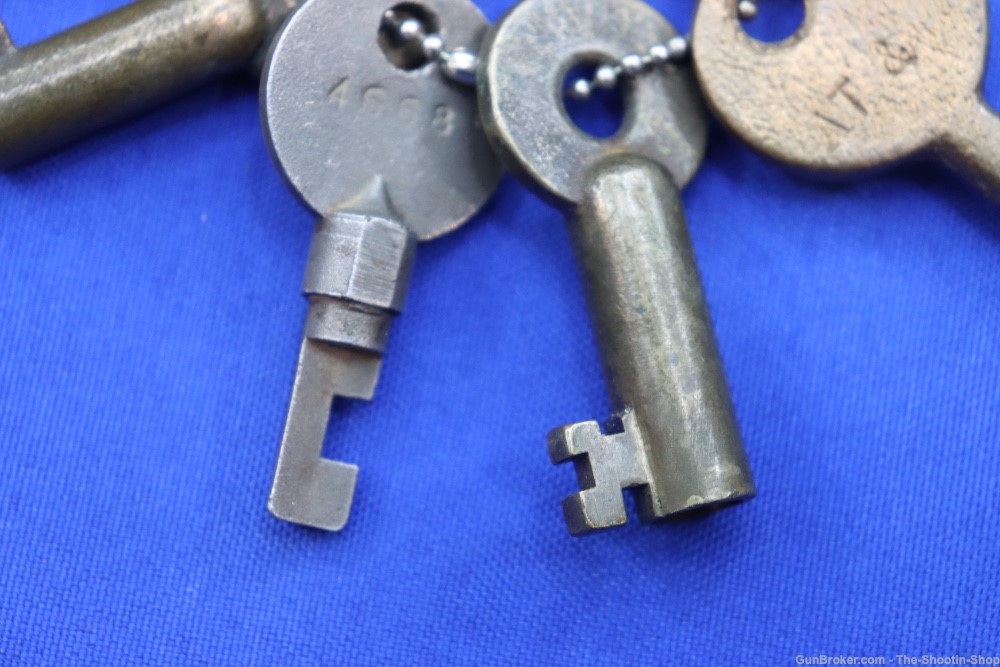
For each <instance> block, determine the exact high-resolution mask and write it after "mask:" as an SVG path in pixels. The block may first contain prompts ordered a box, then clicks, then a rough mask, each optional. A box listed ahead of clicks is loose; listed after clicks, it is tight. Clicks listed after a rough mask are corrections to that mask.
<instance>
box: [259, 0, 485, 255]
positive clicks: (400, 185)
mask: <svg viewBox="0 0 1000 667" xmlns="http://www.w3.org/2000/svg"><path fill="white" fill-rule="evenodd" d="M389 10H392V14H391V15H390V16H391V17H393V20H396V21H404V20H407V19H409V20H411V24H413V25H418V26H419V27H421V30H423V31H425V32H427V33H438V34H440V35H441V36H442V37H443V38H444V40H445V42H446V44H447V47H448V49H449V50H454V49H458V48H466V49H469V50H472V51H476V50H478V48H479V45H480V42H481V40H482V37H483V35H484V34H485V33H486V30H487V27H488V24H487V21H486V19H485V18H484V17H483V15H482V14H481V13H480V11H479V10H478V9H477V8H476V6H475V5H474V4H473V3H472V2H470V1H469V0H420V1H419V2H404V3H399V4H396V5H395V6H394V5H393V0H351V2H343V1H342V0H307V1H306V2H305V3H304V4H303V5H302V7H301V9H299V10H298V11H297V12H296V13H295V14H293V15H292V17H291V18H290V19H289V21H288V23H287V24H286V26H285V28H284V30H283V31H282V33H281V35H280V36H279V37H278V39H277V40H276V41H275V44H274V46H273V47H272V50H271V53H270V55H269V57H268V61H267V65H266V66H265V71H264V83H263V85H262V86H261V98H262V99H261V109H262V111H261V113H262V116H263V125H264V131H265V135H266V139H267V143H268V146H269V148H270V151H271V155H272V157H273V158H274V161H275V164H276V165H277V166H278V169H279V171H280V172H281V174H282V175H283V176H284V178H285V180H286V181H287V182H288V183H289V185H290V187H291V188H292V189H293V190H294V191H295V193H296V194H297V195H298V197H299V198H300V199H301V200H302V201H303V202H304V203H305V204H306V205H307V206H308V207H309V208H311V209H312V210H313V211H315V212H316V213H317V214H319V215H324V214H327V213H330V212H331V211H334V210H336V209H337V208H338V207H340V206H341V205H343V204H344V203H345V202H349V201H351V200H352V199H355V198H356V197H357V196H358V195H359V194H360V193H363V192H365V191H367V190H368V189H369V188H370V185H371V184H372V183H373V182H375V181H377V180H380V181H381V182H382V183H384V185H385V189H386V191H387V193H388V196H389V199H390V200H391V202H392V205H393V208H394V209H395V210H396V211H397V212H398V213H399V215H400V217H401V222H402V223H403V224H405V225H406V227H407V228H408V229H409V230H410V232H411V233H412V234H413V235H414V236H416V237H417V238H418V239H421V240H426V239H430V238H434V237H436V236H439V235H441V234H443V233H445V232H447V231H450V230H451V229H453V228H455V227H457V226H459V225H460V224H462V223H463V222H465V221H466V220H468V219H469V218H471V217H472V216H473V215H474V214H475V213H476V211H478V210H479V208H480V207H481V206H482V205H483V204H484V203H485V201H486V200H487V199H488V198H489V196H490V195H491V194H492V193H493V191H494V189H495V188H496V186H497V184H498V183H499V180H500V176H501V167H500V165H499V161H498V160H497V158H496V156H495V155H494V154H493V152H492V150H491V149H490V146H489V143H488V141H487V139H486V137H485V135H484V133H483V131H482V128H481V124H480V122H479V116H478V109H477V105H476V95H475V90H474V89H473V88H471V87H468V86H462V85H460V84H457V83H455V82H453V81H451V80H449V79H448V78H447V77H445V76H444V74H443V73H442V71H441V69H440V65H439V64H438V63H437V62H434V61H428V60H427V59H426V57H424V56H423V51H422V49H420V48H419V44H420V41H419V40H417V41H416V42H412V41H411V42H406V41H402V40H400V39H398V37H399V35H400V33H399V32H398V31H397V32H392V31H390V30H388V29H386V26H387V23H388V22H389V20H390V19H389V16H387V11H389ZM414 44H416V46H417V48H413V46H414Z"/></svg>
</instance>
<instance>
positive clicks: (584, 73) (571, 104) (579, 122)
mask: <svg viewBox="0 0 1000 667" xmlns="http://www.w3.org/2000/svg"><path fill="white" fill-rule="evenodd" d="M606 64H612V63H610V62H601V61H597V60H586V61H584V62H581V63H579V64H577V65H575V66H573V67H571V68H570V69H569V71H568V72H567V73H566V76H565V77H564V79H563V88H562V91H563V95H562V100H563V108H564V109H565V110H566V115H567V116H569V118H570V120H571V121H573V124H574V125H576V127H577V128H579V129H580V130H581V131H583V132H585V133H586V134H588V135H590V136H592V137H594V138H596V139H611V138H612V137H614V136H615V135H617V134H618V133H619V132H621V131H622V128H623V127H624V126H625V117H626V109H627V104H628V99H627V98H628V82H627V81H625V80H624V78H623V77H619V78H618V80H617V82H616V83H615V85H614V86H613V87H611V88H603V87H600V86H593V89H592V90H591V93H590V95H589V97H587V98H586V99H577V98H576V97H574V96H573V95H572V94H571V92H572V88H573V86H574V84H576V82H578V81H581V80H582V81H588V82H593V81H594V80H595V77H596V75H597V70H598V69H599V68H600V67H601V66H602V65H606Z"/></svg>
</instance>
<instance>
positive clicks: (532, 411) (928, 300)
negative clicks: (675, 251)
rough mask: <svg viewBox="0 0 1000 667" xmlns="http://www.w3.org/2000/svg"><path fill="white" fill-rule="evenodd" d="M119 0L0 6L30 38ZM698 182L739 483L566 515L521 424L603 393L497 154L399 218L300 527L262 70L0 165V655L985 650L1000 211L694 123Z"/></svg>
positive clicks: (544, 657) (782, 657)
mask: <svg viewBox="0 0 1000 667" xmlns="http://www.w3.org/2000/svg"><path fill="white" fill-rule="evenodd" d="M122 4H124V3H123V2H122V1H121V0H47V1H46V2H45V3H38V2H29V1H28V0H0V16H2V17H3V18H4V20H5V21H6V22H7V24H8V26H9V28H10V31H11V33H12V35H13V37H14V39H15V41H18V42H21V43H30V42H33V41H36V40H38V39H40V38H43V37H45V36H47V35H49V34H52V33H53V32H55V31H57V30H59V29H62V28H65V27H68V26H71V25H74V24H76V23H78V22H80V21H83V20H85V19H87V18H90V17H93V16H95V15H97V14H99V13H101V12H103V11H106V10H108V9H112V8H114V7H116V6H119V5H122ZM509 4H510V2H509V0H492V1H489V2H486V1H485V0H482V1H481V6H483V9H484V10H485V11H486V13H487V14H488V15H489V16H490V18H491V19H496V18H497V17H498V16H499V15H500V14H501V13H502V11H503V10H504V9H506V7H507V6H509ZM654 4H655V5H656V6H657V7H658V8H659V9H661V10H662V11H664V12H665V13H666V14H667V15H668V16H670V17H671V18H672V19H673V20H674V21H675V22H676V23H677V24H678V25H679V26H680V27H681V28H684V29H686V28H687V27H688V26H689V24H690V20H691V14H692V11H693V8H694V2H693V0H657V1H656V2H655V3H654ZM991 14H992V19H993V24H994V25H1000V3H995V4H994V8H993V9H992V10H991ZM957 38H960V37H957ZM991 53H992V55H991V58H990V61H991V64H992V65H995V66H996V65H1000V43H995V44H994V46H993V48H992V52H991ZM986 92H987V97H988V98H989V99H990V100H991V101H992V102H993V103H994V104H1000V75H997V76H989V77H988V78H987V85H986ZM685 201H686V205H687V210H688V215H689V220H690V226H691V232H692V235H693V237H694V242H695V245H696V248H697V254H698V257H699V260H700V264H701V269H702V272H703V274H704V282H705V287H706V290H707V293H708V297H709V300H710V303H711V307H712V312H713V315H714V318H715V323H716V328H717V331H718V336H719V339H720V343H721V347H722V353H723V356H724V358H725V362H726V367H727V370H728V374H729V378H730V381H731V385H732V390H733V395H734V400H735V403H736V407H737V410H738V414H739V419H740V422H741V424H742V427H743V431H744V434H745V437H746V442H747V448H748V451H749V454H750V457H751V460H752V462H753V465H754V470H755V473H756V475H757V481H758V485H759V491H760V496H759V498H758V499H757V500H755V501H754V502H752V503H749V504H747V505H743V506H741V507H739V508H736V509H732V510H728V511H726V512H723V513H721V514H718V515H715V516H713V517H710V518H707V519H704V520H699V521H693V522H690V523H682V524H673V525H658V526H643V525H640V524H638V523H637V522H634V521H633V522H632V523H631V524H630V525H629V526H627V527H626V528H624V529H621V530H618V531H613V532H609V533H604V534H601V535H598V536H595V537H591V538H587V539H582V540H581V539H572V538H570V537H569V536H568V535H567V533H566V530H565V527H564V524H563V520H562V515H561V510H560V506H559V503H560V500H561V499H562V498H563V497H564V496H566V495H569V494H570V493H572V492H574V491H575V489H576V482H575V478H574V475H573V472H572V469H571V468H570V467H554V466H552V465H551V464H550V463H549V461H548V456H547V452H546V447H545V435H546V433H547V431H548V430H549V429H550V428H552V427H554V426H558V425H560V424H564V423H569V422H576V421H581V420H586V419H603V418H605V417H606V416H607V414H608V400H607V397H606V395H605V391H604V386H603V383H602V380H601V376H600V370H599V362H598V356H597V352H596V349H595V346H594V341H593V337H592V334H591V330H590V328H589V324H588V320H587V315H586V312H585V306H584V300H583V292H582V289H581V286H580V283H579V280H578V277H577V271H576V268H575V266H574V261H573V256H572V253H571V249H570V247H569V244H568V240H567V235H566V232H565V230H564V227H563V224H562V220H561V216H560V215H559V214H558V213H557V212H556V211H555V210H553V209H550V208H548V207H546V206H544V205H543V204H542V203H540V202H539V200H538V199H536V198H535V197H534V196H533V195H531V194H529V193H528V192H527V191H526V190H525V189H524V188H523V187H522V186H521V185H520V184H518V183H516V182H515V181H514V180H513V179H507V181H506V182H505V184H504V186H503V188H502V190H501V191H500V192H499V194H498V196H497V197H496V199H495V201H494V203H493V204H492V205H491V206H490V207H489V208H488V209H487V210H486V211H485V212H484V213H483V214H482V215H481V216H479V217H478V218H477V219H476V220H474V221H473V222H472V223H471V224H469V225H468V226H466V227H465V228H463V229H462V230H461V231H459V232H457V233H455V234H453V235H451V236H449V237H447V238H444V239H441V240H439V241H436V242H433V243H430V244H427V245H426V246H424V247H422V248H421V251H420V256H419V261H418V264H417V267H416V271H415V275H414V280H413V287H412V292H411V296H410V299H409V302H408V304H407V311H406V313H405V314H404V315H403V316H402V317H401V318H399V320H398V321H397V323H396V326H395V328H394V330H393V335H392V340H391V341H390V351H389V353H388V355H387V358H386V362H385V367H384V371H383V376H382V383H381V386H380V387H379V391H378V395H377V397H376V400H375V401H374V402H372V403H370V404H365V403H344V404H342V405H338V406H337V408H336V410H335V415H334V421H333V424H332V430H331V434H330V439H329V443H328V453H329V454H330V455H332V456H335V457H336V458H338V459H340V460H344V461H350V462H354V463H357V464H358V465H360V467H361V477H360V480H359V488H358V492H357V497H356V502H355V506H354V512H353V515H352V519H351V522H350V524H349V525H348V527H347V529H346V530H345V531H344V532H343V533H341V534H337V535H325V534H320V533H318V532H314V531H309V530H304V529H301V528H297V527H294V526H290V525H286V524H283V523H280V522H278V521H276V520H275V519H273V518H271V516H270V515H269V514H268V512H267V509H266V499H267V494H268V490H269V488H270V483H271V476H272V472H273V466H274V462H275V459H276V455H277V447H278V441H279V437H280V435H281V430H282V425H283V422H284V416H285V410H286V407H287V405H288V399H289V392H290V387H291V380H292V375H293V370H294V366H295V360H296V356H297V350H298V345H299V336H300V334H301V332H302V326H303V319H304V314H305V302H304V300H303V299H302V297H301V296H300V295H299V286H300V282H301V278H302V273H303V268H304V260H305V257H306V253H307V249H308V246H309V241H310V234H311V230H312V219H311V216H310V214H309V213H308V212H306V211H305V210H303V209H302V208H301V207H300V206H299V205H298V204H297V203H296V201H295V200H294V199H293V197H292V195H291V194H290V193H289V192H288V191H287V190H286V189H285V187H284V185H283V184H282V182H281V181H280V180H279V178H278V176H277V175H276V172H275V171H274V169H273V167H272V165H271V162H270V160H269V159H268V156H267V153H266V150H265V147H264V142H263V140H262V137H261V132H260V127H259V121H258V109H257V99H256V91H255V85H254V84H253V83H252V82H249V81H240V80H238V79H229V80H226V81H222V82H218V83H214V84H212V85H210V86H208V87H207V88H205V89H203V90H202V91H200V92H198V93H195V94H193V95H190V96H187V97H184V98H183V99H181V100H179V101H177V102H176V103H173V104H171V105H169V106H165V107H164V108H162V109H161V110H159V111H157V112H155V113H153V114H151V115H148V116H146V117H144V118H141V119H139V120H137V121H134V122H130V123H127V124H125V125H122V126H121V127H119V128H117V129H114V130H112V131H109V132H106V133H103V134H101V135H100V136H98V137H95V138H93V139H90V140H87V141H84V142H82V143H79V144H76V145H75V146H73V147H72V148H70V149H68V150H66V151H63V152H61V153H59V154H57V155H55V156H53V157H51V158H48V159H45V160H42V161H39V162H36V163H34V164H32V165H30V166H27V167H25V168H21V169H18V170H16V171H13V172H10V173H7V174H3V175H0V221H2V222H0V284H2V285H3V290H2V291H0V336H2V340H3V345H2V346H0V664H2V665H5V666H6V665H18V666H20V665H71V664H72V665H148V664H164V665H182V666H189V665H280V666H286V665H317V664H330V665H428V666H430V665H434V666H436V665H443V664H455V665H477V666H479V665H508V664H518V665H575V664H594V665H783V664H796V656H813V655H818V654H827V655H832V656H836V655H855V656H885V657H887V658H888V659H889V660H890V662H889V664H892V662H891V660H894V659H895V656H896V655H897V654H904V653H905V654H911V655H923V654H935V655H949V656H950V655H955V654H960V655H964V654H987V655H998V654H1000V596H998V590H1000V549H998V544H1000V511H998V509H1000V491H998V488H1000V223H998V221H997V220H998V209H997V207H996V206H995V205H993V204H991V203H989V202H988V201H987V200H986V199H984V198H983V197H981V196H980V195H979V194H977V193H976V192H975V191H973V190H972V189H970V188H968V187H967V186H965V185H964V184H963V183H962V182H961V181H960V180H958V179H957V178H956V177H954V176H952V175H951V174H949V173H948V172H945V171H944V170H941V169H938V168H936V167H933V166H925V165H916V166H910V167H903V168H900V169H896V170H893V171H891V172H889V173H886V174H884V175H879V176H875V177H866V178H864V179H861V180H858V181H854V182H849V183H843V184H836V185H830V184H819V183H816V182H814V181H810V180H807V179H802V178H800V177H797V176H794V175H792V174H790V173H789V172H788V171H786V170H785V169H783V168H781V167H780V166H778V165H775V164H772V163H771V162H769V161H767V160H765V159H763V158H761V157H759V156H758V155H756V154H755V153H753V152H751V151H750V150H748V149H747V148H746V147H745V146H743V145H742V144H741V143H740V142H739V141H738V140H736V139H735V138H733V137H732V136H729V135H728V134H727V133H725V132H724V131H722V130H721V129H720V128H718V127H716V128H715V129H714V130H713V135H712V144H711V149H710V153H709V156H708V159H707V161H706V164H705V166H704V168H703V169H702V171H701V173H700V175H699V176H698V178H697V179H696V180H695V181H694V182H693V183H692V185H691V186H690V187H689V188H688V189H687V190H686V192H685Z"/></svg>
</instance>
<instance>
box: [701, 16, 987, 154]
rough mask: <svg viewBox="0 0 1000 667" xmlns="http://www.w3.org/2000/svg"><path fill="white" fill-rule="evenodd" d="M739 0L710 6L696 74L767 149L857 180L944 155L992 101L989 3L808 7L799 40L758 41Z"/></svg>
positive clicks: (724, 111)
mask: <svg viewBox="0 0 1000 667" xmlns="http://www.w3.org/2000/svg"><path fill="white" fill-rule="evenodd" d="M738 4H739V2H738V0H701V3H700V6H699V9H698V13H697V16H696V18H695V26H694V31H693V50H694V58H695V69H696V72H697V74H698V78H699V80H700V82H701V85H702V89H703V91H704V93H705V96H706V98H707V100H708V103H709V106H710V107H711V108H712V109H713V111H714V112H715V113H716V114H717V115H718V117H719V118H720V119H721V120H722V121H723V122H724V123H725V124H726V125H728V126H729V128H730V129H732V130H733V132H735V133H736V134H737V135H739V136H740V137H741V138H743V139H744V140H745V141H747V142H748V143H750V144H751V145H752V146H754V147H755V148H757V149H758V150H760V151H761V152H763V153H765V154H766V155H769V156H771V157H773V158H775V159H777V160H780V161H782V162H787V163H790V164H793V165H795V166H798V167H800V168H803V169H806V170H811V171H818V172H830V173H850V172H853V171H858V170H868V169H872V168H875V167H881V166H884V165H887V164H891V163H893V162H898V161H900V160H902V159H904V158H906V157H908V156H910V155H912V154H914V153H917V152H920V151H922V150H924V149H927V148H930V147H932V146H933V145H934V144H935V142H937V141H938V140H939V139H941V138H942V137H943V136H944V135H945V134H946V133H947V132H948V130H949V127H950V126H952V125H953V124H954V123H955V122H961V118H962V115H963V114H966V113H969V111H970V110H971V109H973V108H975V106H977V105H978V104H979V103H980V98H981V95H980V87H981V85H982V79H983V73H984V69H985V62H986V52H987V44H988V36H987V33H988V17H987V8H986V1H985V0H805V21H804V22H803V24H802V26H801V27H800V28H799V30H798V32H796V34H795V35H793V36H792V37H790V38H788V39H787V40H785V41H783V42H780V43H776V44H768V43H763V42H760V41H757V40H755V39H754V38H752V37H750V36H749V35H748V34H747V33H746V32H745V31H744V30H743V26H742V25H741V23H740V20H739V18H738V14H737V11H738V9H737V7H738Z"/></svg>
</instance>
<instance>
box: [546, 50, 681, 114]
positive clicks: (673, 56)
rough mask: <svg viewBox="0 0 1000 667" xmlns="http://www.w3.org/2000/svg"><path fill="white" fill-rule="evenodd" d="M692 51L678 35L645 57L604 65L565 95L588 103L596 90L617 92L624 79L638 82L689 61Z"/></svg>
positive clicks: (645, 54)
mask: <svg viewBox="0 0 1000 667" xmlns="http://www.w3.org/2000/svg"><path fill="white" fill-rule="evenodd" d="M690 51H691V47H690V44H689V42H688V39H687V37H682V36H680V35H677V36H676V37H673V38H671V39H670V40H669V41H668V42H667V43H666V44H656V45H654V46H651V47H650V48H649V50H648V51H647V52H646V53H644V54H639V53H630V54H629V55H627V56H625V57H624V58H622V59H621V62H619V63H617V64H612V65H601V66H600V67H598V68H597V71H595V72H594V76H593V78H592V79H590V80H587V79H578V80H576V81H574V82H573V85H572V86H570V87H569V90H567V91H566V94H567V95H569V96H570V97H572V98H573V99H576V100H586V99H589V98H590V96H591V95H592V94H593V93H594V91H595V90H597V89H604V90H611V89H613V88H615V87H616V86H617V85H618V82H619V81H620V80H621V79H622V77H628V78H635V77H637V76H639V75H640V74H642V73H643V72H646V71H647V70H650V69H652V68H654V67H658V66H661V65H666V64H668V63H676V62H682V61H684V60H687V57H688V55H689V54H690Z"/></svg>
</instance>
